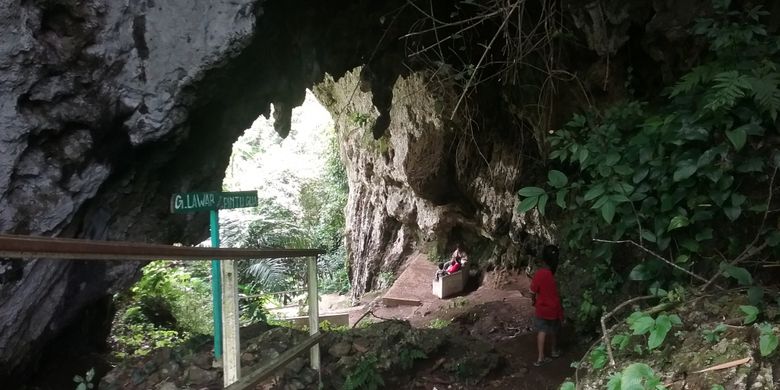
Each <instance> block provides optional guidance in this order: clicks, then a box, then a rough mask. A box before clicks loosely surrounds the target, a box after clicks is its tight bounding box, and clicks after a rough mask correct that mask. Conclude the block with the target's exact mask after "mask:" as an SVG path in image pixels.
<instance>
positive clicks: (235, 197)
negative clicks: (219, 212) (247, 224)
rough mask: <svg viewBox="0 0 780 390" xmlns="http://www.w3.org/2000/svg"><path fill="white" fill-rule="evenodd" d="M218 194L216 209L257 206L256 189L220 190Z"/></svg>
mask: <svg viewBox="0 0 780 390" xmlns="http://www.w3.org/2000/svg"><path fill="white" fill-rule="evenodd" d="M218 194H219V196H218V199H217V208H218V209H240V208H244V207H257V191H239V192H220V193H218Z"/></svg>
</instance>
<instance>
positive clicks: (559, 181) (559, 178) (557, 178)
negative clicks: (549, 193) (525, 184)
mask: <svg viewBox="0 0 780 390" xmlns="http://www.w3.org/2000/svg"><path fill="white" fill-rule="evenodd" d="M547 180H549V183H550V185H551V186H553V187H555V188H561V187H563V186H565V185H566V184H567V183H569V179H568V178H567V177H566V175H564V174H563V172H561V171H557V170H555V169H553V170H551V171H550V172H548V173H547Z"/></svg>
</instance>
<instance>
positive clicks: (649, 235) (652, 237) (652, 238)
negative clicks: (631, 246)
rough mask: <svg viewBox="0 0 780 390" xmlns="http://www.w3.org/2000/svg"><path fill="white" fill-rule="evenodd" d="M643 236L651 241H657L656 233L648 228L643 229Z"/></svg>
mask: <svg viewBox="0 0 780 390" xmlns="http://www.w3.org/2000/svg"><path fill="white" fill-rule="evenodd" d="M642 238H643V239H645V240H647V241H650V242H655V240H656V237H655V234H653V232H651V231H649V230H647V229H643V230H642Z"/></svg>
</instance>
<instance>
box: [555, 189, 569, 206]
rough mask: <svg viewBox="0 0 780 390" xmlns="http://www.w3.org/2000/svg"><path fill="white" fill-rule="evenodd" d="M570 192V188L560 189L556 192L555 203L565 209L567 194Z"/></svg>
mask: <svg viewBox="0 0 780 390" xmlns="http://www.w3.org/2000/svg"><path fill="white" fill-rule="evenodd" d="M568 193H569V190H560V191H558V192H557V193H556V194H555V204H557V205H558V207H560V208H562V209H565V208H566V194H568Z"/></svg>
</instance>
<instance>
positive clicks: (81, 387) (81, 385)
mask: <svg viewBox="0 0 780 390" xmlns="http://www.w3.org/2000/svg"><path fill="white" fill-rule="evenodd" d="M76 390H87V384H86V383H84V382H81V383H79V385H78V386H76Z"/></svg>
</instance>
